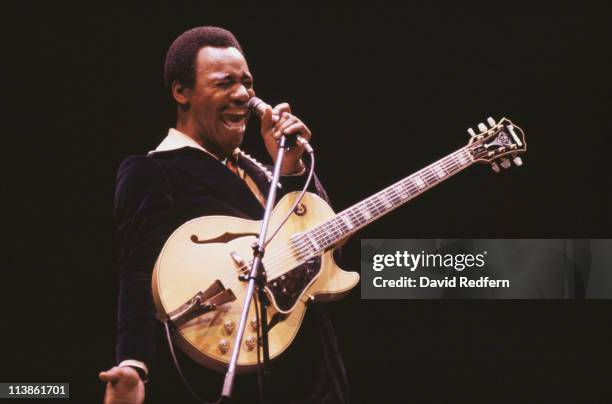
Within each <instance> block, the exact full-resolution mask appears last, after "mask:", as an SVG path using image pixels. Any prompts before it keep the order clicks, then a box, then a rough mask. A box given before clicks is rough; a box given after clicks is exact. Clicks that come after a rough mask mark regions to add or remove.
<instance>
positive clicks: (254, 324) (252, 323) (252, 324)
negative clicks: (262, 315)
mask: <svg viewBox="0 0 612 404" xmlns="http://www.w3.org/2000/svg"><path fill="white" fill-rule="evenodd" d="M249 324H251V328H252V329H253V331H257V326H258V325H259V323H258V322H257V317H255V316H253V317H251V321H249Z"/></svg>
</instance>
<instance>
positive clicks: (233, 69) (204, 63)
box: [196, 46, 251, 78]
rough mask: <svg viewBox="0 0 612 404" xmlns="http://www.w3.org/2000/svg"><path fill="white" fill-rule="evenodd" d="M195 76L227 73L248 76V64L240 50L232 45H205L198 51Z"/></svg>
mask: <svg viewBox="0 0 612 404" xmlns="http://www.w3.org/2000/svg"><path fill="white" fill-rule="evenodd" d="M196 62H197V63H196V76H198V77H201V76H205V77H211V78H212V77H216V76H219V77H222V76H226V75H228V74H231V75H236V76H243V75H245V74H246V75H248V76H250V75H251V73H250V72H249V66H248V65H247V62H246V59H245V58H244V56H243V55H242V53H240V51H239V50H238V49H236V48H234V47H229V48H214V47H211V46H205V47H204V48H202V49H200V50H199V51H198V55H197V58H196Z"/></svg>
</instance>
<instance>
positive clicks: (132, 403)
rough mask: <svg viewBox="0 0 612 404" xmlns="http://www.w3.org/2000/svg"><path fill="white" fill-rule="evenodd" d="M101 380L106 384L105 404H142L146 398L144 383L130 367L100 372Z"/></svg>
mask: <svg viewBox="0 0 612 404" xmlns="http://www.w3.org/2000/svg"><path fill="white" fill-rule="evenodd" d="M99 377H100V380H102V381H103V382H106V394H105V395H104V404H142V403H143V402H144V397H145V388H144V383H143V382H142V380H140V376H138V372H137V371H136V370H135V369H132V368H130V367H121V368H120V367H117V366H115V367H114V368H112V369H110V370H108V371H106V372H100V375H99Z"/></svg>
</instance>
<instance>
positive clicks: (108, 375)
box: [98, 366, 121, 383]
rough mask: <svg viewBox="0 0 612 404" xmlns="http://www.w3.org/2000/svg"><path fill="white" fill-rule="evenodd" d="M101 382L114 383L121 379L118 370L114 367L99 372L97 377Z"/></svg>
mask: <svg viewBox="0 0 612 404" xmlns="http://www.w3.org/2000/svg"><path fill="white" fill-rule="evenodd" d="M98 377H99V378H100V380H101V381H103V382H106V383H109V382H110V383H114V382H116V381H117V380H119V378H120V377H121V372H120V369H119V368H118V367H117V366H115V367H114V368H112V369H110V370H107V371H106V372H100V374H99V375H98Z"/></svg>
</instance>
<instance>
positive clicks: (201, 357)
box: [153, 192, 359, 372]
mask: <svg viewBox="0 0 612 404" xmlns="http://www.w3.org/2000/svg"><path fill="white" fill-rule="evenodd" d="M298 195H299V193H298V192H293V193H291V194H288V195H286V196H285V197H284V198H283V199H281V201H279V203H278V204H277V206H276V207H275V209H274V211H273V213H272V216H271V219H270V225H269V229H270V231H274V230H275V229H276V228H277V226H278V225H279V224H280V222H281V221H282V220H283V218H284V217H285V215H286V214H287V213H288V211H289V209H291V207H292V205H293V203H294V201H295V199H296V198H297V196H298ZM300 204H301V206H302V209H300V210H299V213H300V215H298V214H292V215H291V216H290V218H289V219H288V221H287V222H286V223H285V225H284V226H283V227H282V228H281V229H280V231H279V232H278V234H277V235H276V236H275V237H274V239H273V240H272V241H270V243H269V244H268V246H267V247H266V255H265V256H264V259H263V264H264V268H265V270H266V273H267V287H266V294H267V296H268V298H269V300H270V302H271V304H270V306H269V309H268V323H269V324H270V325H271V328H270V332H269V348H270V358H271V359H274V358H275V357H277V356H278V355H280V354H281V353H282V352H283V351H284V350H285V349H287V347H288V346H289V345H290V344H291V342H292V341H293V339H294V338H295V336H296V335H297V333H298V331H299V328H300V324H301V322H302V319H303V318H304V314H305V312H306V306H307V303H308V302H309V301H311V300H314V301H316V302H327V301H333V300H336V299H338V298H340V297H342V296H343V295H345V294H346V293H347V292H349V291H350V290H351V289H352V288H353V287H355V285H357V283H358V282H359V275H358V274H357V273H355V272H345V271H343V270H341V269H340V268H339V267H338V266H337V265H336V263H335V262H334V259H333V257H332V253H333V250H332V249H328V250H326V251H324V252H323V253H322V254H320V255H318V256H316V257H313V258H310V259H308V260H307V261H306V262H304V259H302V258H301V257H302V256H301V255H300V253H299V252H300V248H301V245H300V243H297V244H296V242H295V240H294V239H293V241H292V238H291V237H292V236H293V235H294V234H296V233H301V232H304V231H307V230H309V229H312V228H313V227H315V226H317V225H320V224H322V223H324V222H325V221H327V220H329V219H331V218H333V217H334V216H335V213H334V212H333V210H332V209H331V207H330V206H329V205H328V204H327V203H326V202H325V201H324V200H323V199H321V198H320V197H318V196H317V195H314V194H311V193H306V194H305V195H304V198H303V199H302V201H301V203H300ZM260 227H261V222H259V221H253V220H246V219H240V218H235V217H230V216H205V217H200V218H197V219H193V220H190V221H189V222H187V223H185V224H184V225H182V226H181V227H179V228H178V229H177V230H176V231H175V232H174V233H173V234H172V235H171V236H170V238H169V239H168V240H167V242H166V244H165V245H164V247H163V249H162V251H161V253H160V255H159V257H158V259H157V262H156V264H155V268H154V271H153V299H154V302H155V306H156V309H157V315H158V318H159V319H160V320H162V321H166V320H167V319H168V318H170V317H172V316H171V313H176V311H177V309H179V308H180V307H181V306H184V305H185V303H186V302H188V301H189V300H190V299H192V298H193V297H194V296H195V295H196V294H198V292H202V291H205V290H206V289H208V288H209V287H210V286H211V285H213V284H215V282H217V281H219V282H220V283H221V284H222V286H223V287H224V288H225V289H229V290H231V292H230V293H229V294H232V295H233V296H235V299H234V300H232V301H230V302H226V303H223V304H220V305H216V306H215V309H214V310H212V311H209V312H207V313H204V314H201V315H198V316H197V317H194V318H191V319H189V320H188V321H186V322H184V323H181V324H180V325H178V326H177V332H176V333H175V334H174V335H175V342H176V343H177V345H178V346H179V347H180V348H181V349H182V350H183V351H184V352H185V353H186V354H187V355H189V356H190V357H191V358H192V359H194V360H195V361H197V362H198V363H200V364H202V365H204V366H206V367H208V368H211V369H215V370H218V371H223V370H224V369H225V368H226V367H227V365H228V363H229V360H230V356H231V352H232V349H233V344H234V343H235V341H234V340H235V336H236V334H237V329H238V324H239V322H240V314H241V311H242V305H243V301H244V296H245V294H246V289H247V282H246V281H244V280H240V279H239V275H240V274H241V273H247V274H248V270H249V268H250V267H249V266H248V265H247V263H248V262H250V261H251V259H252V255H253V252H252V248H251V245H252V244H253V243H254V242H255V241H256V240H257V234H258V233H259V230H260ZM241 260H243V261H241ZM255 315H256V313H255V308H254V305H253V304H252V305H251V307H250V310H249V316H248V319H249V321H248V323H247V327H246V329H245V334H244V338H243V340H242V341H240V344H241V351H240V355H239V359H238V364H237V370H238V371H239V372H245V371H250V370H254V369H255V367H256V365H257V349H256V343H255V342H254V341H256V338H257V328H258V327H259V325H258V324H257V321H256V317H255Z"/></svg>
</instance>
